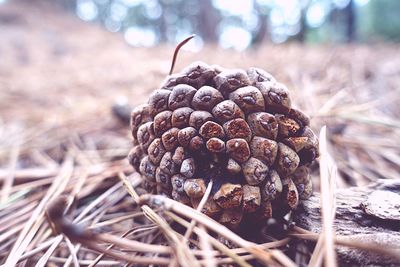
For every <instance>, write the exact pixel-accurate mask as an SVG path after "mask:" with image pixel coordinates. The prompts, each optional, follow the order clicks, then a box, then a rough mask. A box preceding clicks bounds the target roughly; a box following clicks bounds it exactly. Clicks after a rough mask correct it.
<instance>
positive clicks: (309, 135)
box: [129, 62, 318, 228]
mask: <svg viewBox="0 0 400 267" xmlns="http://www.w3.org/2000/svg"><path fill="white" fill-rule="evenodd" d="M309 124H310V120H309V118H308V117H307V116H306V115H305V114H304V113H303V112H301V111H300V110H297V109H295V108H292V106H291V100H290V96H289V91H288V89H287V88H286V87H285V86H284V85H282V84H280V83H278V82H277V81H276V80H275V79H274V78H273V77H272V76H271V75H270V74H268V73H266V72H265V71H263V70H261V69H257V68H250V69H248V70H247V71H244V70H240V69H232V70H227V69H224V70H222V68H220V67H217V66H209V65H207V64H205V63H202V62H196V63H193V64H191V65H190V66H188V67H187V68H185V69H184V70H183V71H182V72H181V73H179V74H174V75H170V76H169V77H168V78H167V79H166V81H165V82H164V83H163V84H162V85H161V87H160V89H158V90H156V91H154V92H153V94H152V95H151V96H150V99H149V101H148V103H147V104H145V105H140V106H138V107H137V108H135V109H134V110H133V111H132V115H131V129H132V136H133V140H134V142H133V143H134V147H133V149H132V150H131V152H130V154H129V161H130V163H131V164H132V166H133V167H134V168H135V170H136V171H138V172H140V173H141V174H142V175H143V178H144V179H145V187H146V188H147V189H148V190H149V191H150V192H157V193H159V194H161V193H162V194H167V195H168V196H170V197H171V198H173V199H175V200H177V201H180V202H182V203H185V204H187V205H191V206H193V207H196V206H197V205H198V203H199V201H200V199H201V198H202V196H203V195H204V193H205V190H206V187H207V184H208V182H209V181H210V180H213V189H212V191H211V196H210V198H209V200H208V202H207V203H206V205H205V207H204V208H203V212H205V213H206V214H207V215H209V216H211V217H213V218H215V219H217V220H219V221H220V222H221V223H223V224H225V225H227V226H229V227H231V228H236V227H238V226H239V225H240V223H241V221H242V220H243V219H244V218H251V220H255V221H262V220H265V219H267V218H269V217H272V216H282V215H284V214H286V213H287V212H289V211H290V210H293V209H295V208H296V207H297V205H298V203H299V200H300V199H307V198H308V197H309V196H310V195H311V194H312V183H311V179H310V175H309V168H308V166H309V165H310V164H311V162H313V161H314V160H315V158H316V157H318V140H317V137H316V136H315V134H314V133H313V131H312V130H311V129H310V127H309Z"/></svg>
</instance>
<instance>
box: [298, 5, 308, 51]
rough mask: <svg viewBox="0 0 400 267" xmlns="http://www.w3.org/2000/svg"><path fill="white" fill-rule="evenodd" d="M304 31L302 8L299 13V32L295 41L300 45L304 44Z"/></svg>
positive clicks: (304, 13) (304, 14)
mask: <svg viewBox="0 0 400 267" xmlns="http://www.w3.org/2000/svg"><path fill="white" fill-rule="evenodd" d="M306 31H307V25H306V9H305V8H302V9H301V12H300V31H299V33H298V34H296V36H295V39H296V40H297V41H298V42H300V43H304V41H305V38H306Z"/></svg>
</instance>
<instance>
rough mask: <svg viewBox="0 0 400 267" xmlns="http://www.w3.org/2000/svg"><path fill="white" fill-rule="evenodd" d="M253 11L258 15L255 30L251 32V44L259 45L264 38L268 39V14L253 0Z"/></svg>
mask: <svg viewBox="0 0 400 267" xmlns="http://www.w3.org/2000/svg"><path fill="white" fill-rule="evenodd" d="M254 12H255V13H256V14H257V17H258V27H257V30H256V31H255V32H254V33H253V38H252V41H251V43H252V45H255V46H257V45H260V44H262V43H263V42H264V41H265V40H266V39H269V32H268V14H267V13H266V12H265V11H264V12H263V11H262V9H261V7H260V5H259V4H258V2H257V1H254Z"/></svg>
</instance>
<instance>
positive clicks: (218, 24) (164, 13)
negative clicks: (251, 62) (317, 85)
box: [3, 0, 400, 50]
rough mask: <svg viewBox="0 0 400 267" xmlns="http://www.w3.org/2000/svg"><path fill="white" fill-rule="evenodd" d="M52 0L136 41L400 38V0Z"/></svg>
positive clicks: (198, 43) (242, 45)
mask: <svg viewBox="0 0 400 267" xmlns="http://www.w3.org/2000/svg"><path fill="white" fill-rule="evenodd" d="M5 1H7V0H3V2H5ZM8 1H11V0H8ZM34 2H36V1H34ZM42 2H46V1H42ZM53 2H60V3H61V4H63V6H64V7H65V8H66V9H67V10H70V11H72V12H75V13H76V15H77V16H78V17H79V18H80V19H82V20H84V21H88V22H94V23H97V24H100V25H102V26H103V27H104V28H106V29H107V30H108V31H110V32H118V33H121V34H123V36H124V39H125V41H126V42H127V43H129V44H130V45H133V46H147V47H148V46H154V45H157V44H159V43H166V42H168V43H173V44H175V43H177V42H178V41H180V40H182V39H183V38H184V37H186V36H188V35H190V34H191V33H196V34H197V36H198V38H196V40H195V42H194V43H193V44H192V45H191V47H192V48H193V49H201V47H202V46H203V45H204V43H215V44H219V45H220V46H221V47H223V48H234V49H236V50H243V49H246V48H249V47H255V46H259V45H262V44H263V43H264V42H272V43H277V44H279V43H284V42H290V41H297V42H302V43H303V42H305V43H332V42H333V43H338V42H376V41H394V42H396V41H397V42H398V41H400V16H399V12H400V2H399V1H397V0H202V1H200V0H186V1H185V0H149V1H147V0H77V1H72V0H70V1H68V0H56V1H53Z"/></svg>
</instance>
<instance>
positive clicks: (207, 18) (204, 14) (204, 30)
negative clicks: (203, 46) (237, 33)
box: [197, 0, 219, 43]
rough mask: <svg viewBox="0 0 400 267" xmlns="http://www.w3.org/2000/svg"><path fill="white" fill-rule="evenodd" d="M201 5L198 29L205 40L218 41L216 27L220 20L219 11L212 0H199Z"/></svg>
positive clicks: (209, 41)
mask: <svg viewBox="0 0 400 267" xmlns="http://www.w3.org/2000/svg"><path fill="white" fill-rule="evenodd" d="M199 5H200V10H199V16H198V19H199V21H198V26H197V27H198V30H199V32H200V33H201V36H202V37H203V39H204V42H208V43H217V42H218V38H217V33H216V32H215V29H216V27H217V25H218V22H219V18H218V14H217V12H218V11H217V10H216V9H215V8H214V6H213V4H212V1H211V0H202V1H199Z"/></svg>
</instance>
